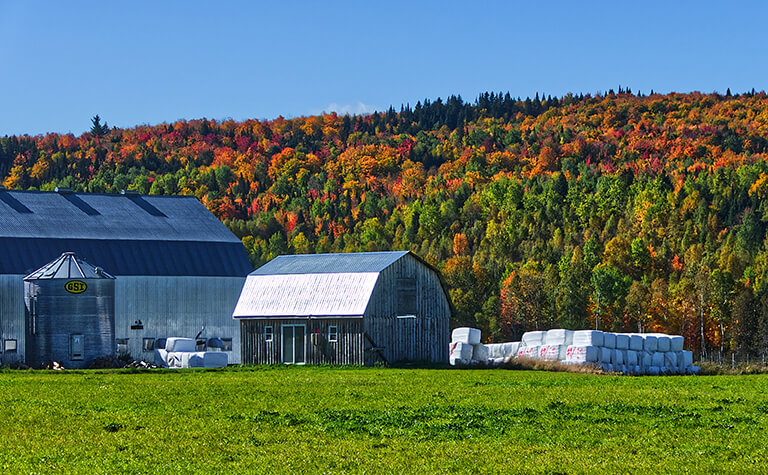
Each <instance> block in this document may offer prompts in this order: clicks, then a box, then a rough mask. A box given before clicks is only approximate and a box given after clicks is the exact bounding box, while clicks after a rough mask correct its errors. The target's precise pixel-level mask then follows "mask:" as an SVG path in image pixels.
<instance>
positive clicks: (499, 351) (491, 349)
mask: <svg viewBox="0 0 768 475" xmlns="http://www.w3.org/2000/svg"><path fill="white" fill-rule="evenodd" d="M485 346H486V347H487V348H488V358H490V359H493V358H503V357H504V343H489V344H487V345H485Z"/></svg>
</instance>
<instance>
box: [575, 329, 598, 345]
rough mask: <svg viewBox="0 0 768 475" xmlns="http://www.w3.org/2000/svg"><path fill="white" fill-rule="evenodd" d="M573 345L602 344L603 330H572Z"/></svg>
mask: <svg viewBox="0 0 768 475" xmlns="http://www.w3.org/2000/svg"><path fill="white" fill-rule="evenodd" d="M571 344H572V345H573V346H603V332H601V331H599V330H578V331H575V332H573V343H571Z"/></svg>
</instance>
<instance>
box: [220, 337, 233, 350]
mask: <svg viewBox="0 0 768 475" xmlns="http://www.w3.org/2000/svg"><path fill="white" fill-rule="evenodd" d="M221 342H222V343H223V345H222V347H221V351H232V338H222V339H221Z"/></svg>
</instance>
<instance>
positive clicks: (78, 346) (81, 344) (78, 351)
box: [69, 335, 85, 361]
mask: <svg viewBox="0 0 768 475" xmlns="http://www.w3.org/2000/svg"><path fill="white" fill-rule="evenodd" d="M84 353H85V338H84V337H83V335H70V337H69V359H71V360H73V361H75V360H82V359H83V355H84Z"/></svg>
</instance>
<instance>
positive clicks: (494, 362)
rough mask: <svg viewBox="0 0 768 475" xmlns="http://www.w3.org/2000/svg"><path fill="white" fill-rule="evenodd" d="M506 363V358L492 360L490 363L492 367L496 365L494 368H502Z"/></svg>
mask: <svg viewBox="0 0 768 475" xmlns="http://www.w3.org/2000/svg"><path fill="white" fill-rule="evenodd" d="M506 361H507V359H506V358H491V359H490V361H489V362H490V363H491V364H492V365H494V366H501V365H503V364H504V362H506Z"/></svg>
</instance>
